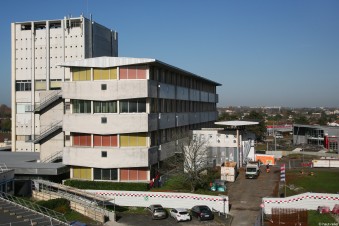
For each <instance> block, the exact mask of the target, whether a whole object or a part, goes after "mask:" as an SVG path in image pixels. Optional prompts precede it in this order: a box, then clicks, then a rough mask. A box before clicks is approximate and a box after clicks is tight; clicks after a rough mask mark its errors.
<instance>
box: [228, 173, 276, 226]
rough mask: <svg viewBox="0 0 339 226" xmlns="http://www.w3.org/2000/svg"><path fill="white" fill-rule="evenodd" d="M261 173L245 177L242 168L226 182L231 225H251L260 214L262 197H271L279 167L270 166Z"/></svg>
mask: <svg viewBox="0 0 339 226" xmlns="http://www.w3.org/2000/svg"><path fill="white" fill-rule="evenodd" d="M261 171H262V173H261V174H260V176H259V177H258V179H245V172H244V170H241V171H240V174H239V175H238V177H237V179H236V181H235V182H234V183H228V185H229V186H228V188H227V189H228V194H229V195H228V196H229V200H230V204H231V208H230V214H231V215H232V216H233V221H232V225H235V226H241V225H245V226H249V225H253V224H254V222H255V220H256V218H257V217H258V216H259V215H260V204H261V200H262V198H263V197H272V196H273V193H274V189H275V187H276V186H277V182H278V181H279V177H280V169H279V168H278V167H275V166H271V172H270V173H266V171H265V167H264V166H262V167H261Z"/></svg>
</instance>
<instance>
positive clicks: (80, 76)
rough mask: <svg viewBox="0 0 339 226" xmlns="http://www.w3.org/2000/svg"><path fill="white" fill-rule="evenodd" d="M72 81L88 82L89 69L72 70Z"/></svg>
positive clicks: (89, 77)
mask: <svg viewBox="0 0 339 226" xmlns="http://www.w3.org/2000/svg"><path fill="white" fill-rule="evenodd" d="M72 78H73V81H90V80H91V69H89V68H77V67H74V68H72Z"/></svg>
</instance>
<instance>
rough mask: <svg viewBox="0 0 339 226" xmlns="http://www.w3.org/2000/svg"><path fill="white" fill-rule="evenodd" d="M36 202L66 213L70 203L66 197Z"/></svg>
mask: <svg viewBox="0 0 339 226" xmlns="http://www.w3.org/2000/svg"><path fill="white" fill-rule="evenodd" d="M36 204H38V205H40V206H43V207H46V208H47V209H51V210H54V211H57V212H59V213H67V212H69V211H70V203H69V201H68V200H67V199H62V198H58V199H51V200H47V201H38V202H36Z"/></svg>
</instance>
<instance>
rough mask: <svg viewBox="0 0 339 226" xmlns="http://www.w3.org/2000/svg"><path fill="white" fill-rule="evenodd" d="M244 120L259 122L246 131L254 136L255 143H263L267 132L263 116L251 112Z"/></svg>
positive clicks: (259, 113)
mask: <svg viewBox="0 0 339 226" xmlns="http://www.w3.org/2000/svg"><path fill="white" fill-rule="evenodd" d="M244 119H245V120H250V121H255V122H259V124H258V125H253V126H249V127H248V128H247V130H249V131H251V132H252V133H254V134H255V135H256V137H257V138H256V139H257V141H263V140H264V139H265V137H266V132H267V129H266V124H265V119H264V114H263V113H261V112H257V111H251V112H250V113H249V114H248V115H247V116H245V117H244Z"/></svg>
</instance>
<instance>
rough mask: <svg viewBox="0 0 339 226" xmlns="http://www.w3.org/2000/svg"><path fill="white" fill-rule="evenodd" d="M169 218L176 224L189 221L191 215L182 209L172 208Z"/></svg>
mask: <svg viewBox="0 0 339 226" xmlns="http://www.w3.org/2000/svg"><path fill="white" fill-rule="evenodd" d="M170 215H171V217H173V218H174V219H175V220H176V221H177V222H179V221H190V220H192V217H191V215H190V214H189V212H188V210H187V209H184V208H174V209H171V211H170Z"/></svg>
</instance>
